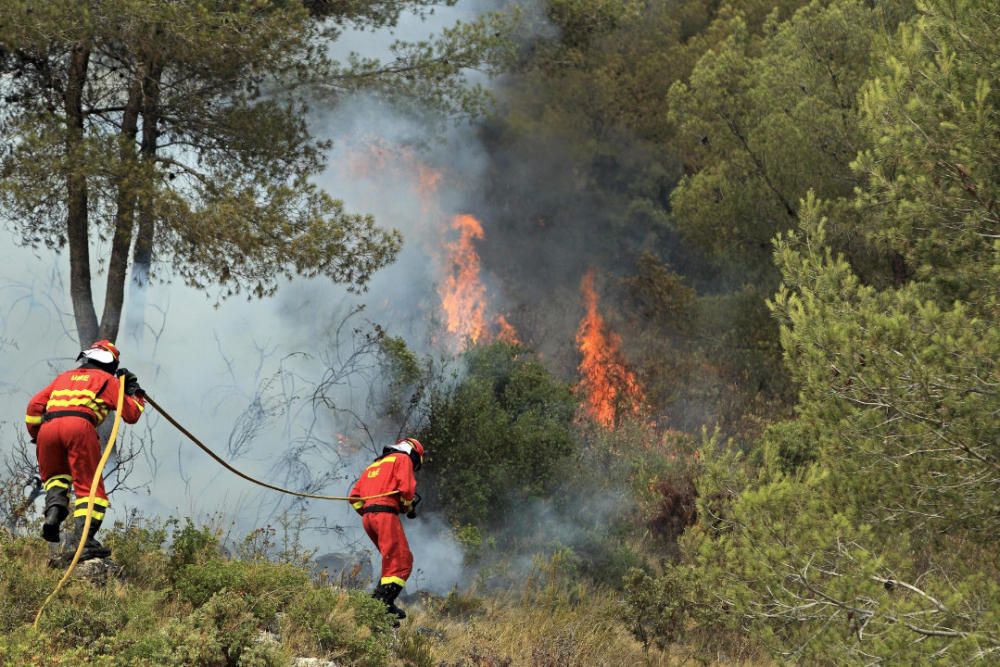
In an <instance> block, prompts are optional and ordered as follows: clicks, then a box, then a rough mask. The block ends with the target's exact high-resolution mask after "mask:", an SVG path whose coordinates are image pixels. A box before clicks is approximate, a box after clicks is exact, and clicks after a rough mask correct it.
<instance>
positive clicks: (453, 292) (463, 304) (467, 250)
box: [439, 215, 487, 344]
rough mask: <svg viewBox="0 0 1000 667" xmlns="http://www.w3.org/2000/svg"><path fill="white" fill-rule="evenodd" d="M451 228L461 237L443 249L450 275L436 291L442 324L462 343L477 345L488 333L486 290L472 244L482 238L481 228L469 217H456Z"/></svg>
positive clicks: (474, 247) (476, 254) (477, 255)
mask: <svg viewBox="0 0 1000 667" xmlns="http://www.w3.org/2000/svg"><path fill="white" fill-rule="evenodd" d="M451 227H452V229H456V230H458V231H459V233H460V234H461V236H460V237H459V239H458V240H457V241H453V242H451V243H449V244H447V246H446V247H447V249H448V253H449V256H450V259H451V264H452V266H451V273H450V275H448V277H447V278H446V279H445V282H444V285H442V286H441V288H440V290H439V293H440V294H441V305H442V307H443V308H444V313H445V325H446V326H447V328H448V333H451V334H453V335H454V336H455V337H457V338H458V340H460V341H462V343H463V344H468V343H470V342H471V343H476V342H478V341H479V340H480V339H481V338H483V336H484V335H485V334H486V333H487V329H486V288H485V287H483V284H482V283H481V282H480V281H479V254H478V253H477V252H476V246H475V245H474V244H473V241H475V240H478V239H482V238H483V226H482V225H481V224H479V221H478V220H476V219H475V218H474V217H472V216H471V215H458V216H455V219H454V220H452V223H451Z"/></svg>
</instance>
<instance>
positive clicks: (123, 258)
mask: <svg viewBox="0 0 1000 667" xmlns="http://www.w3.org/2000/svg"><path fill="white" fill-rule="evenodd" d="M144 76H145V68H144V67H143V65H142V64H141V63H140V64H138V65H137V66H136V72H135V78H134V79H133V81H132V85H131V86H130V87H129V91H128V101H127V102H126V103H125V111H124V113H123V114H122V129H121V134H120V135H119V137H118V140H119V142H120V147H119V159H120V167H119V168H120V170H121V171H120V173H119V175H118V179H117V180H118V182H117V184H116V185H117V187H118V194H117V199H116V202H115V236H114V239H113V240H112V242H111V257H110V258H109V260H108V283H107V290H106V292H105V297H104V313H103V314H102V315H101V327H100V332H99V337H100V338H107V339H109V340H115V339H116V338H117V337H118V328H119V325H120V323H121V317H122V305H123V304H124V301H125V277H126V276H127V275H128V253H129V248H130V247H131V246H132V225H133V224H134V222H135V206H136V196H137V192H136V186H135V182H134V179H135V178H136V174H135V171H136V168H137V166H138V165H136V161H135V137H136V134H137V133H138V130H139V112H140V111H141V109H142V87H143V78H144ZM139 178H140V179H141V176H140V177H139Z"/></svg>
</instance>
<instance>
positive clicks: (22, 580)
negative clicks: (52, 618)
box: [0, 538, 60, 634]
mask: <svg viewBox="0 0 1000 667" xmlns="http://www.w3.org/2000/svg"><path fill="white" fill-rule="evenodd" d="M46 558H47V556H46V554H45V548H44V546H43V545H42V544H39V543H38V542H37V541H31V540H27V539H23V538H22V539H16V540H13V541H11V542H7V543H0V633H4V634H6V633H10V632H14V631H15V629H16V628H18V627H21V626H23V625H25V624H29V623H31V622H32V621H33V620H34V615H35V611H37V610H38V607H40V606H41V604H42V601H43V600H44V599H45V598H46V596H47V595H48V594H49V593H50V592H51V591H52V589H54V588H55V586H56V582H57V581H59V576H60V575H59V573H57V572H55V571H53V570H48V569H41V568H32V567H28V566H27V564H28V563H30V562H31V561H44V560H45V559H46Z"/></svg>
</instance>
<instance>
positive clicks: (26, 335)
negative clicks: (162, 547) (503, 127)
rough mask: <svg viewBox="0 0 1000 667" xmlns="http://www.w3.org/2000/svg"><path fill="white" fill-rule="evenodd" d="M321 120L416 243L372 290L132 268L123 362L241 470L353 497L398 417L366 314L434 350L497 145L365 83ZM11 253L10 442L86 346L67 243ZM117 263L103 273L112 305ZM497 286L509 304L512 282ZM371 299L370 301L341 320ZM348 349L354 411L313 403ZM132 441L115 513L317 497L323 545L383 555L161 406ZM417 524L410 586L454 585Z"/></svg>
mask: <svg viewBox="0 0 1000 667" xmlns="http://www.w3.org/2000/svg"><path fill="white" fill-rule="evenodd" d="M491 5H492V3H486V2H478V1H470V2H460V3H459V4H458V5H456V6H455V7H453V8H441V9H438V10H437V11H436V12H435V14H434V15H432V16H431V17H428V19H427V20H423V19H420V18H418V17H414V16H410V17H404V19H403V21H402V22H401V24H400V26H399V28H398V29H397V30H395V31H394V32H393V33H388V32H376V33H370V32H368V33H359V34H345V35H344V37H343V38H342V39H341V40H340V41H338V42H337V44H336V45H335V49H336V50H337V51H336V52H335V53H334V55H344V53H346V52H347V51H352V50H354V51H361V52H362V55H369V56H370V55H378V54H380V53H383V52H385V50H386V48H387V46H388V44H389V43H390V42H391V41H392V40H393V39H397V38H402V39H418V38H424V37H426V36H428V35H430V34H432V33H434V32H437V31H438V30H440V28H441V27H443V26H446V25H450V24H452V23H454V21H455V20H456V19H469V18H473V17H475V16H477V15H479V14H480V13H481V12H483V11H485V10H487V9H489V8H490V7H491ZM313 123H314V129H315V130H316V132H317V133H318V134H320V135H321V136H324V137H328V138H330V139H332V140H333V142H334V147H333V149H332V152H331V154H330V156H329V168H328V169H327V171H326V172H325V173H324V174H323V175H322V176H321V177H320V178H319V179H318V182H319V183H320V185H322V186H323V187H324V188H325V189H326V190H327V191H329V192H330V193H331V194H332V195H334V196H335V197H337V198H340V199H343V200H344V202H345V205H346V207H347V209H348V210H350V211H356V212H367V213H372V214H373V215H375V217H376V219H377V220H378V222H379V224H380V225H382V226H385V227H392V228H396V229H399V230H400V231H401V232H402V233H403V235H404V239H405V244H404V248H403V250H402V252H401V254H400V256H399V258H398V261H396V262H395V263H394V264H393V265H392V266H390V267H388V268H386V269H385V270H383V271H381V272H379V273H378V274H377V275H376V276H375V277H374V279H373V280H372V282H371V283H370V285H369V289H368V291H367V293H365V294H362V295H352V294H349V293H347V292H346V290H344V289H342V288H340V287H339V286H335V285H332V284H330V283H329V281H326V280H323V279H314V280H292V281H287V282H286V284H283V285H281V286H280V288H279V290H278V292H277V295H276V296H275V297H273V298H270V299H265V300H259V301H242V300H229V301H225V302H223V303H221V304H218V305H216V304H215V303H214V302H213V299H212V297H211V296H206V295H205V294H203V293H200V292H198V291H195V290H192V289H190V288H187V287H185V286H184V285H182V284H179V283H178V282H168V283H154V284H152V285H150V286H148V287H145V288H138V287H136V286H135V285H134V284H132V283H130V285H129V290H130V293H129V295H128V299H127V303H126V311H125V317H124V321H123V325H124V326H123V329H122V337H121V339H120V340H119V341H118V343H119V346H120V347H121V349H122V356H123V360H122V363H123V366H126V367H128V368H129V369H130V370H132V371H133V372H135V373H136V374H137V375H138V376H139V378H140V381H141V382H142V384H143V386H144V388H145V389H146V390H147V391H148V392H149V393H150V395H152V396H154V397H155V398H156V400H157V401H158V402H160V403H161V404H162V405H163V406H164V407H165V408H166V409H167V410H169V411H170V412H171V413H172V415H174V416H175V417H176V418H178V419H179V420H180V421H181V422H182V423H184V424H185V425H186V426H187V427H188V428H189V429H191V430H192V431H193V432H194V433H196V434H197V435H198V436H199V437H200V438H201V439H202V440H204V441H205V442H206V443H208V444H209V445H210V446H211V447H212V448H213V449H215V450H216V451H217V452H219V453H221V454H223V455H224V456H226V457H227V458H229V459H230V460H231V462H232V463H233V464H234V465H235V466H236V467H238V468H240V469H242V470H244V471H245V472H247V473H249V474H251V475H254V476H256V477H259V478H262V479H265V480H269V481H272V482H274V483H277V484H284V485H287V486H290V487H292V488H304V487H307V488H308V489H309V490H311V491H313V492H316V493H325V494H337V495H342V494H345V493H346V492H347V491H348V490H349V488H350V485H351V483H352V482H353V480H354V479H355V477H356V475H357V474H358V473H359V472H360V470H361V469H362V468H363V467H364V466H365V465H366V464H367V463H368V462H369V461H370V460H371V458H372V456H373V455H374V453H376V452H378V451H380V450H381V447H382V446H383V445H385V444H389V443H391V442H392V441H394V439H395V437H396V435H397V433H398V430H399V428H400V425H399V424H392V423H383V422H381V421H379V420H378V419H377V418H376V417H375V416H374V415H372V414H370V413H369V410H370V408H371V405H370V403H369V399H370V389H371V383H373V382H377V381H378V377H377V372H376V369H373V368H372V367H371V358H370V357H369V356H366V355H365V354H362V355H360V356H359V357H357V358H356V359H354V360H353V361H351V359H352V358H351V354H352V351H353V350H354V349H355V346H357V345H361V346H363V345H364V339H363V333H362V334H355V333H354V329H356V328H357V329H359V330H361V331H362V332H363V331H364V330H366V329H368V328H369V326H370V324H369V323H378V324H379V325H381V326H382V327H384V328H385V330H386V331H387V332H388V333H389V334H390V335H393V336H402V337H403V338H404V339H405V340H406V341H407V343H408V345H409V346H411V348H412V349H414V350H416V351H417V352H419V353H422V354H426V353H433V352H435V350H436V348H435V344H434V340H435V337H436V336H439V334H440V322H439V321H438V317H439V315H438V312H439V297H438V294H437V285H438V284H439V283H440V281H441V279H442V276H443V275H444V272H445V271H446V270H447V266H446V262H445V261H444V257H443V256H442V252H441V251H442V247H443V244H444V243H445V242H446V241H447V240H448V236H447V222H448V220H449V219H450V217H451V216H453V215H455V214H458V213H462V212H464V211H465V210H466V202H467V201H468V200H469V199H470V193H474V192H475V191H476V190H477V189H479V188H480V184H479V182H478V180H479V178H480V177H481V174H482V173H483V170H484V169H485V166H486V158H485V155H484V154H483V152H482V149H481V146H480V143H479V142H478V141H477V139H476V137H475V136H474V134H473V133H472V131H471V130H470V129H469V128H467V127H466V128H453V129H450V130H448V131H446V132H445V133H444V134H440V133H439V134H435V133H434V131H433V130H432V128H429V127H428V126H426V125H425V124H424V123H422V122H421V121H419V120H416V119H413V118H411V117H407V116H406V115H404V114H402V113H400V112H396V111H393V110H392V109H391V108H388V107H387V106H385V105H383V104H381V103H379V102H377V101H376V100H373V99H370V98H366V97H364V96H358V97H356V98H353V99H350V100H346V101H345V102H344V103H343V104H341V105H339V106H338V107H337V108H336V109H335V110H332V111H331V112H329V113H322V114H318V115H317V116H316V117H315V118H314V119H313ZM378 156H382V157H384V158H385V160H384V162H381V163H380V162H378V160H376V159H375V158H376V157H378ZM424 170H438V171H441V174H442V175H441V177H440V180H439V181H438V184H437V186H436V188H432V189H428V188H427V187H426V183H422V182H421V178H422V176H423V175H425V174H426V173H428V172H426V171H424ZM445 172H447V173H445ZM8 238H10V237H8ZM93 250H94V252H95V256H100V254H102V253H106V252H107V250H108V249H107V248H106V247H102V246H101V244H100V243H99V242H96V241H95V246H94V249H93ZM2 257H3V260H4V261H3V265H2V267H0V352H3V353H4V357H5V372H4V374H3V378H2V380H0V392H3V394H4V396H5V397H6V399H7V400H6V401H4V403H3V408H2V412H0V422H2V423H0V427H2V429H3V433H4V441H5V443H6V444H5V445H4V453H8V452H9V451H10V450H12V448H13V446H14V443H15V442H16V438H15V433H16V431H17V430H18V429H23V426H22V424H23V411H24V406H25V405H26V403H27V401H28V399H29V398H30V396H31V395H32V394H33V393H34V392H35V391H38V390H39V389H41V388H42V387H44V386H45V384H47V383H48V382H49V381H50V380H51V378H52V376H53V375H54V374H55V373H56V372H59V371H62V370H64V369H66V368H70V367H72V366H73V365H74V362H73V359H74V357H75V356H76V354H77V352H78V350H77V349H76V343H75V342H74V341H75V332H74V324H73V318H72V311H71V306H70V303H69V299H68V280H67V273H68V259H67V257H66V256H65V255H61V256H57V257H53V256H51V255H50V254H48V253H47V252H44V251H39V252H35V251H32V250H30V249H27V248H23V247H17V246H15V244H14V243H13V242H12V241H11V242H10V243H8V244H7V245H6V247H5V248H4V250H3V253H2ZM103 277H104V276H103V275H100V276H96V279H95V281H94V287H95V291H96V294H95V299H96V300H97V302H98V303H100V302H101V299H102V298H103V294H102V293H101V292H102V281H103ZM492 288H493V292H494V293H495V294H497V296H496V298H497V300H498V303H499V302H502V297H501V296H499V293H498V292H497V290H496V285H493V286H492ZM362 305H363V306H364V311H363V312H361V313H358V314H356V315H354V316H353V317H351V318H350V319H349V320H347V324H346V325H344V326H343V327H341V325H342V324H343V323H344V322H345V318H347V316H348V315H349V314H350V313H352V312H354V311H355V310H356V309H357V308H358V307H359V306H362ZM338 331H339V335H338ZM345 359H347V360H348V363H347V364H346V368H347V369H348V370H352V372H351V373H349V374H348V376H347V377H345V378H344V379H343V380H342V381H338V382H335V383H333V384H331V385H330V386H328V387H326V388H325V391H324V395H325V396H326V397H327V398H329V399H330V401H331V403H332V404H334V405H335V406H336V407H337V408H338V409H337V410H333V409H330V408H329V406H327V405H323V404H317V403H315V402H314V401H313V400H312V399H313V396H314V393H315V392H316V389H317V386H319V385H320V384H321V383H322V382H323V380H324V378H325V377H328V376H327V375H326V373H327V371H329V370H331V369H333V370H337V369H341V370H342V369H343V368H344V367H345V366H344V360H345ZM352 364H353V365H352ZM124 438H125V440H126V442H128V441H131V442H133V443H138V442H139V441H140V440H141V441H142V442H144V443H145V445H146V447H145V450H144V456H143V457H141V458H140V459H138V460H137V461H135V462H134V469H133V470H132V472H131V475H130V477H129V483H130V485H131V486H133V487H135V488H134V490H132V491H119V492H118V493H116V494H115V495H114V496H113V497H112V503H113V509H112V514H111V518H114V519H122V518H125V517H126V516H128V515H129V513H131V512H132V511H137V512H139V513H141V514H142V515H145V516H155V517H167V516H171V515H172V516H191V517H194V518H195V519H196V520H200V521H208V522H216V523H219V522H225V521H232V522H234V524H235V526H234V528H233V530H232V532H233V534H234V535H240V534H245V533H247V532H249V531H251V530H253V529H255V528H258V527H262V526H266V525H276V524H277V523H278V522H279V521H280V519H281V517H282V515H286V513H287V512H290V513H292V514H294V513H297V512H301V513H304V515H305V516H306V517H307V518H308V519H309V524H308V529H307V530H306V532H305V533H304V534H303V539H304V541H305V544H306V546H307V547H310V548H314V549H317V550H318V551H319V552H320V553H323V552H338V551H348V552H350V551H363V552H368V553H369V555H370V556H371V557H372V558H373V561H374V554H372V553H371V545H370V542H369V541H368V538H367V537H366V536H365V535H364V533H363V531H362V530H361V528H360V520H359V518H358V517H357V516H356V515H355V513H354V512H353V511H352V510H351V508H350V507H349V506H348V505H347V503H343V502H322V501H307V502H302V501H295V500H292V499H290V498H288V497H286V496H280V495H278V494H275V493H272V492H270V491H266V490H263V489H259V488H257V487H254V486H251V485H249V484H248V483H246V482H244V481H243V480H240V479H238V478H235V477H233V476H232V475H230V474H229V473H228V472H227V471H225V470H223V469H222V468H221V467H219V466H218V465H217V464H216V463H215V462H213V461H211V460H210V459H208V458H207V457H206V456H205V455H204V454H203V453H202V452H200V451H198V450H197V449H196V448H195V447H194V446H193V445H192V444H191V443H189V442H187V441H186V440H185V439H184V437H183V436H182V435H181V434H180V433H178V432H177V431H175V430H174V429H173V428H172V427H171V426H170V425H169V424H167V423H166V422H165V420H163V419H162V418H160V417H159V416H158V415H156V414H154V413H153V411H152V409H148V410H147V413H146V415H145V416H144V417H143V419H142V420H141V421H140V423H139V424H138V425H136V426H135V427H132V428H129V429H127V430H126V434H125V436H124ZM406 528H407V533H408V535H409V537H410V542H411V546H412V548H413V551H414V554H415V559H416V571H415V574H414V577H413V586H411V589H426V590H431V591H436V592H444V591H447V590H449V589H450V588H452V587H453V586H455V585H457V584H459V583H460V582H461V581H462V578H463V575H462V554H461V549H460V548H459V546H458V544H457V543H456V541H455V540H454V538H453V536H452V534H451V531H450V529H449V527H448V525H447V523H446V522H445V521H444V520H443V518H441V517H440V516H436V515H435V514H434V513H433V512H431V513H428V514H426V515H424V516H421V517H419V518H418V519H416V520H414V521H409V522H407V525H406ZM374 562H375V563H376V564H377V561H374ZM376 572H377V569H376Z"/></svg>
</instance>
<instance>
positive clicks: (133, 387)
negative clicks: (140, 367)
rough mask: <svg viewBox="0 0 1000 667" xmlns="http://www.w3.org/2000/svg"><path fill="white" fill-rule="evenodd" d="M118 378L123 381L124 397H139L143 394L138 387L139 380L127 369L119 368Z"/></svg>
mask: <svg viewBox="0 0 1000 667" xmlns="http://www.w3.org/2000/svg"><path fill="white" fill-rule="evenodd" d="M118 376H119V377H123V378H124V379H125V395H126V396H141V395H142V394H143V393H144V392H143V391H142V387H140V386H139V378H138V377H136V375H135V373H133V372H132V371H130V370H129V369H127V368H119V369H118Z"/></svg>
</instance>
